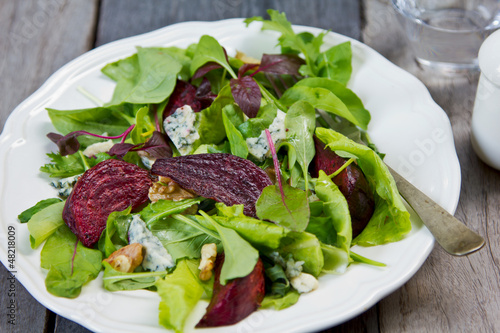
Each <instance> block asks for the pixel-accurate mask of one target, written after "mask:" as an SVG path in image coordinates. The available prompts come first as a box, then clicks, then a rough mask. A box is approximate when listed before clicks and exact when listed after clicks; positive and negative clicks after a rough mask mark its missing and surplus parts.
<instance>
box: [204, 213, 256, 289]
mask: <svg viewBox="0 0 500 333" xmlns="http://www.w3.org/2000/svg"><path fill="white" fill-rule="evenodd" d="M200 213H201V215H202V216H203V217H204V218H205V219H206V220H207V221H208V222H210V223H211V224H212V225H213V226H214V227H215V229H216V230H217V233H218V234H219V236H220V239H221V241H222V246H223V247H224V255H225V259H224V264H223V266H222V269H221V274H220V283H221V285H225V284H226V283H227V281H229V280H232V279H235V278H240V277H245V276H247V275H248V274H250V273H251V272H252V271H253V269H254V267H255V264H256V263H257V260H258V259H259V251H257V250H256V249H255V248H253V247H252V245H250V243H248V242H247V241H246V240H244V239H243V238H242V237H241V236H240V235H239V234H238V233H237V232H236V231H234V230H233V229H229V228H226V227H223V226H221V225H219V224H218V223H217V222H216V221H215V220H214V219H213V218H212V217H210V216H208V215H207V214H206V213H205V212H203V211H200Z"/></svg>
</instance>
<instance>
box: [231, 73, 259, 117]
mask: <svg viewBox="0 0 500 333" xmlns="http://www.w3.org/2000/svg"><path fill="white" fill-rule="evenodd" d="M229 83H230V85H231V92H232V94H233V97H234V101H235V102H236V103H237V104H238V106H239V107H240V108H241V110H242V111H243V112H244V113H245V114H246V115H247V117H248V118H255V116H257V112H259V108H260V100H261V98H262V94H261V92H260V87H259V85H258V84H257V82H255V80H254V79H253V78H252V77H250V76H243V77H241V78H240V77H238V78H237V79H231V81H230V82H229Z"/></svg>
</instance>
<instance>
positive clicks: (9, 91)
mask: <svg viewBox="0 0 500 333" xmlns="http://www.w3.org/2000/svg"><path fill="white" fill-rule="evenodd" d="M96 16H97V0H95V1H71V2H70V1H68V0H44V1H35V0H29V1H1V2H0V31H1V32H2V34H1V35H0V47H1V50H0V51H1V52H0V54H1V56H0V77H1V80H0V91H2V103H1V105H0V128H3V125H4V123H5V120H6V119H7V116H8V115H9V114H10V112H11V111H12V110H13V109H14V108H15V107H16V105H18V104H19V103H21V102H22V101H23V100H24V99H25V98H27V97H28V96H29V95H31V94H32V93H33V92H34V91H35V90H36V89H37V88H38V87H39V86H40V85H41V84H42V83H43V82H44V81H45V80H46V79H47V78H48V77H49V75H51V74H52V73H53V72H55V71H56V70H57V69H58V68H59V67H61V66H62V65H64V64H65V63H66V62H68V61H70V60H71V59H73V58H75V57H76V56H78V55H80V54H82V53H84V52H86V51H87V50H89V49H90V48H91V47H92V44H93V40H94V26H95V24H94V22H95V19H96ZM62 27H71V28H62ZM2 241H3V240H2ZM17 241H18V242H23V241H26V242H27V241H28V240H27V239H23V240H22V239H18V240H17ZM8 276H9V273H8V271H7V270H6V269H5V268H4V267H1V268H0V304H1V307H2V314H4V316H2V320H1V321H0V332H43V331H46V330H48V329H50V326H52V324H51V320H52V318H50V316H48V315H47V313H49V314H50V312H49V311H48V310H46V309H45V308H44V307H43V306H42V305H40V304H39V303H38V302H37V301H36V300H34V299H33V297H32V296H31V295H30V294H29V293H28V292H27V291H26V289H25V288H24V287H23V286H22V285H21V284H20V283H19V282H17V281H16V282H15V289H16V291H15V296H14V297H10V296H9V293H8V290H9V289H10V281H9V280H8ZM10 299H14V300H15V305H16V325H15V326H14V325H10V324H8V322H7V319H6V316H5V314H6V310H5V309H6V306H7V304H8V303H9V302H10Z"/></svg>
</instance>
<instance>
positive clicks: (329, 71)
mask: <svg viewBox="0 0 500 333" xmlns="http://www.w3.org/2000/svg"><path fill="white" fill-rule="evenodd" d="M351 62H352V49H351V42H345V43H341V44H338V45H335V46H332V47H331V48H329V49H328V50H327V51H325V52H323V53H321V54H320V55H319V56H318V57H317V58H316V65H317V67H318V75H317V76H319V77H326V78H329V79H332V80H336V81H339V82H340V83H342V84H343V85H344V86H345V85H346V84H347V82H349V79H350V78H351V73H352V65H351Z"/></svg>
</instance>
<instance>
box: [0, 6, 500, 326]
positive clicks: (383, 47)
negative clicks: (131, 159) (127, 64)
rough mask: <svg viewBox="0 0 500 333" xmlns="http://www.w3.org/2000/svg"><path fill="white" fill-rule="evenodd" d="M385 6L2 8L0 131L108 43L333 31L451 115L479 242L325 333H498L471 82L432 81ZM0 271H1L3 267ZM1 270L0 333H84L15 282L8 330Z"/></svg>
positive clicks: (491, 185) (488, 175) (464, 208)
mask: <svg viewBox="0 0 500 333" xmlns="http://www.w3.org/2000/svg"><path fill="white" fill-rule="evenodd" d="M387 2H388V1H376V0H365V1H359V2H358V1H353V0H336V1H328V0H314V1H299V0H294V1H287V0H266V1H265V0H262V1H258V0H255V1H254V0H246V1H243V0H212V1H208V0H196V1H195V0H185V1H182V0H170V1H168V0H144V1H135V0H80V1H79V0H43V1H42V0H40V1H36V0H23V1H16V0H2V1H1V2H0V33H1V34H0V78H1V80H0V91H1V92H2V103H1V105H0V126H1V128H3V125H4V123H5V120H6V118H7V117H8V115H9V114H10V112H11V111H12V110H13V109H14V108H15V107H16V105H18V104H19V103H20V102H21V101H23V100H24V99H25V98H26V97H28V96H29V95H30V94H32V93H33V92H34V91H35V90H36V89H37V88H38V87H39V86H40V85H41V84H42V83H43V82H44V81H45V80H46V79H47V77H48V76H49V75H50V74H52V73H53V72H55V71H56V70H57V69H59V68H60V67H61V66H62V65H64V64H65V63H67V62H68V61H70V60H72V59H74V58H75V57H77V56H78V55H80V54H82V53H84V52H86V51H88V50H90V49H92V48H94V47H96V46H99V45H102V44H105V43H108V42H111V41H113V40H116V39H119V38H123V37H127V36H131V35H136V34H139V33H143V32H147V31H151V30H154V29H157V28H160V27H163V26H166V25H169V24H172V23H176V22H180V21H189V20H208V21H210V20H219V19H225V18H231V17H248V16H254V15H265V9H267V8H275V9H278V10H280V11H285V12H286V13H287V15H288V18H289V20H291V21H292V22H293V23H294V24H302V25H310V26H316V27H320V28H324V29H331V30H332V31H336V32H339V33H342V34H345V35H348V36H351V37H353V38H356V39H359V40H361V41H363V42H365V43H366V44H368V45H370V46H371V47H373V48H374V49H376V50H377V51H379V52H380V53H381V54H382V55H384V56H385V57H387V58H388V59H389V60H391V61H392V62H394V63H395V64H397V65H399V66H400V67H402V68H404V69H406V70H408V71H409V72H411V73H413V74H414V75H416V76H417V77H419V78H420V79H421V80H422V81H423V82H424V83H425V84H426V85H427V87H428V89H429V91H430V92H431V95H432V97H433V98H434V100H435V101H436V102H437V103H438V104H439V105H440V106H441V107H442V108H443V109H444V110H445V111H446V113H447V114H448V116H449V118H450V120H451V124H452V127H453V131H454V136H455V144H456V149H457V153H458V156H459V160H460V164H461V168H462V190H461V197H460V202H459V205H458V209H457V211H456V216H457V217H458V218H459V219H461V220H462V221H464V222H465V223H466V224H467V225H468V226H470V227H471V228H472V229H473V230H475V231H477V232H479V233H480V234H481V235H483V236H485V238H486V241H487V244H486V246H485V248H484V249H482V250H481V251H479V252H477V253H475V254H472V255H470V256H468V257H462V258H457V257H452V256H450V255H448V254H446V253H445V252H444V251H443V250H442V249H441V248H439V247H438V246H437V245H436V248H435V249H434V250H433V252H432V253H431V255H430V256H429V258H428V259H427V261H426V262H425V264H424V265H423V266H422V268H421V269H420V270H419V271H418V272H417V274H416V275H415V276H414V277H413V278H411V279H410V280H409V281H408V282H407V283H406V284H405V285H404V286H402V287H401V288H400V289H398V290H396V291H395V292H393V293H392V294H391V295H389V296H387V297H386V298H384V299H382V300H381V301H380V302H378V304H376V305H375V306H373V307H372V308H370V309H368V310H367V311H366V312H365V313H363V314H361V315H360V316H358V317H356V318H353V319H351V320H350V321H348V322H346V323H344V324H342V325H339V326H337V327H333V328H330V329H328V330H327V332H402V331H404V332H460V331H462V332H500V316H499V314H500V282H499V281H500V225H499V223H498V221H499V215H500V214H499V208H498V207H499V205H498V203H499V202H500V174H499V172H498V171H496V170H494V169H492V168H490V167H488V166H486V165H485V164H484V163H482V162H481V161H480V160H479V159H478V158H477V157H476V155H475V154H474V152H473V150H472V147H471V144H470V140H469V131H470V125H469V124H470V118H471V111H472V108H473V103H474V95H475V91H476V87H477V80H478V75H477V73H473V74H470V75H466V76H457V77H438V76H436V75H435V74H434V73H430V72H428V71H425V70H423V69H421V68H419V67H418V66H417V65H416V63H415V62H414V61H413V59H412V57H411V53H410V52H408V48H407V46H406V44H405V42H404V39H403V38H402V37H403V36H402V32H401V31H400V28H399V26H398V24H397V22H396V20H395V18H394V13H393V11H392V9H391V8H390V6H389V5H388V3H387ZM0 266H1V265H0ZM7 275H8V274H7V270H6V269H5V268H4V267H3V266H1V268H0V309H1V311H0V312H1V313H2V316H1V319H0V332H86V331H87V330H86V329H85V328H83V327H82V326H80V325H78V324H75V323H73V322H71V321H69V320H67V319H65V318H63V317H60V316H58V315H56V314H54V313H52V312H51V311H49V310H47V309H45V308H44V307H43V306H42V305H40V304H39V303H38V302H37V301H36V300H35V299H33V297H32V296H31V295H30V294H29V293H28V292H27V291H26V290H25V289H24V288H23V287H22V286H21V285H20V284H19V283H18V284H17V298H16V300H17V309H18V311H17V317H16V319H17V325H16V326H12V325H9V324H8V323H7V319H6V315H5V314H6V304H7V302H8V298H7V290H8V282H7V280H6V279H7Z"/></svg>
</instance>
